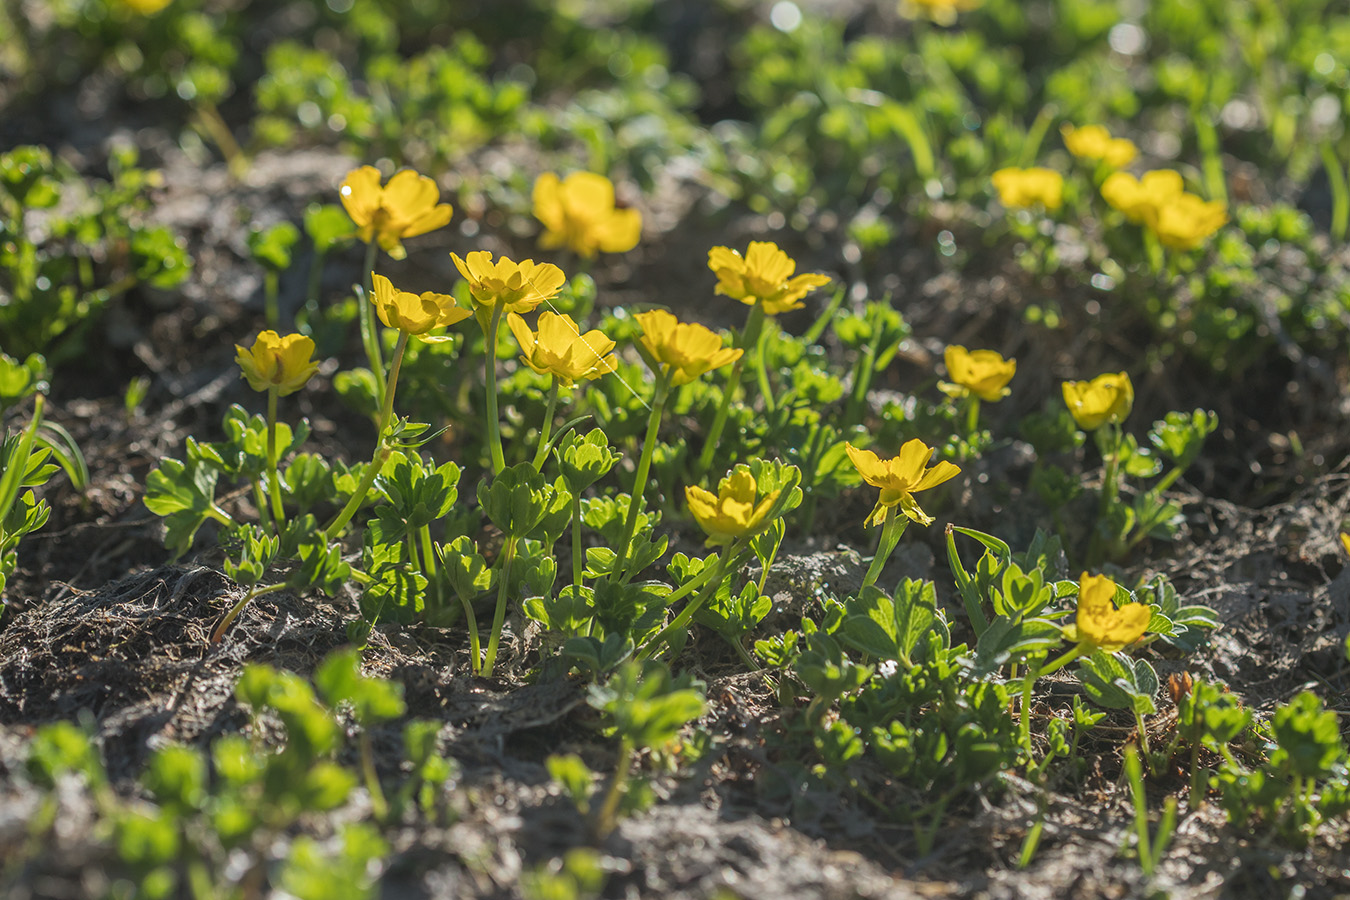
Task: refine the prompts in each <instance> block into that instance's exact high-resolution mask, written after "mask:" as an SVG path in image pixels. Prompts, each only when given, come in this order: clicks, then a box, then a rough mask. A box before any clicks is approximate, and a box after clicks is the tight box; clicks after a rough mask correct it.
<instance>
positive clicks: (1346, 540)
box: [1341, 531, 1350, 554]
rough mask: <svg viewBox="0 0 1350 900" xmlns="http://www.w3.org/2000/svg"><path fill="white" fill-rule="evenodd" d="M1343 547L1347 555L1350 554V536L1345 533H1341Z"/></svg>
mask: <svg viewBox="0 0 1350 900" xmlns="http://www.w3.org/2000/svg"><path fill="white" fill-rule="evenodd" d="M1341 546H1342V547H1344V548H1345V552H1346V553H1347V554H1350V534H1346V533H1345V532H1344V531H1342V532H1341Z"/></svg>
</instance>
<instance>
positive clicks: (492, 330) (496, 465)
mask: <svg viewBox="0 0 1350 900" xmlns="http://www.w3.org/2000/svg"><path fill="white" fill-rule="evenodd" d="M505 308H506V306H505V304H502V303H498V304H497V305H496V306H494V307H492V318H491V319H490V320H489V321H488V330H487V346H486V347H485V348H484V359H485V362H484V367H485V371H484V377H485V378H486V380H487V427H488V450H489V452H490V453H491V454H492V474H493V475H500V474H501V473H502V470H503V469H505V468H506V455H505V454H504V453H502V423H501V421H500V420H499V419H498V418H497V329H498V328H499V327H501V324H502V310H504V309H505ZM490 668H491V667H489V670H490Z"/></svg>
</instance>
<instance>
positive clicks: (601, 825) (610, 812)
mask: <svg viewBox="0 0 1350 900" xmlns="http://www.w3.org/2000/svg"><path fill="white" fill-rule="evenodd" d="M632 767H633V741H632V739H631V738H629V737H628V736H627V735H624V736H623V737H622V738H620V740H619V761H618V764H617V765H616V766H615V769H614V777H613V778H611V779H610V781H609V788H608V789H607V790H606V791H605V799H604V801H603V802H602V803H601V804H600V807H599V808H598V809H597V810H596V813H595V818H594V819H593V820H592V821H591V836H592V837H593V838H595V839H596V840H597V841H602V840H604V839H605V838H606V837H608V836H609V833H610V832H611V831H613V830H614V826H615V825H616V824H617V823H616V821H615V819H616V817H617V813H618V811H619V801H620V800H622V799H623V797H624V795H625V794H626V793H627V790H626V788H627V787H628V771H629V769H631V768H632Z"/></svg>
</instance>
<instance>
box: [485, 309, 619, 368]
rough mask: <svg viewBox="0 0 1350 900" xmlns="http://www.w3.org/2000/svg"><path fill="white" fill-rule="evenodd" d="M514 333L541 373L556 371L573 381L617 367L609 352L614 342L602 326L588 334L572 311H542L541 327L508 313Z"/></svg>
mask: <svg viewBox="0 0 1350 900" xmlns="http://www.w3.org/2000/svg"><path fill="white" fill-rule="evenodd" d="M506 324H507V325H509V326H511V333H512V334H514V335H515V336H516V340H517V341H519V342H520V349H521V350H522V351H523V352H522V353H521V358H523V359H524V360H525V364H526V365H527V366H529V367H530V368H531V369H534V371H536V372H538V373H539V374H540V375H552V376H553V377H554V378H557V379H558V380H559V381H560V382H562V383H563V384H567V385H570V384H572V382H574V381H576V380H577V379H579V378H585V379H589V380H592V381H593V380H595V379H596V378H599V377H600V376H601V375H604V374H605V373H606V372H613V371H614V357H613V356H607V355H606V354H608V353H609V352H610V351H611V350H613V349H614V342H613V341H612V340H610V339H609V338H607V337H605V335H604V334H603V333H602V332H601V331H600V330H599V329H592V330H591V331H588V332H586V333H585V334H582V333H581V330H580V329H579V328H577V323H576V322H574V321H572V317H571V316H568V315H559V314H557V313H552V312H543V313H540V314H539V331H538V332H533V331H530V326H529V325H526V324H525V320H524V319H522V318H521V317H520V316H518V315H516V314H515V313H511V314H509V315H508V316H507V317H506Z"/></svg>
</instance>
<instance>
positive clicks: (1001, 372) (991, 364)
mask: <svg viewBox="0 0 1350 900" xmlns="http://www.w3.org/2000/svg"><path fill="white" fill-rule="evenodd" d="M942 359H943V361H944V362H945V363H946V364H947V377H948V378H950V379H951V380H952V381H953V382H955V383H954V384H947V383H945V382H940V383H939V384H938V387H940V388H941V389H942V391H943V393H945V394H947V395H948V396H949V397H953V398H956V397H964V396H967V395H968V394H974V395H975V396H976V397H979V398H980V399H981V400H984V401H986V402H988V403H993V402H995V401H997V400H1002V399H1003V398H1004V397H1006V396H1008V394H1009V390H1008V382H1009V381H1012V377H1013V375H1014V374H1016V372H1017V360H1015V359H1004V358H1003V354H1001V353H999V352H998V351H997V350H974V351H971V350H967V349H966V348H965V347H962V346H960V345H959V344H948V345H947V349H946V350H945V351H943V354H942Z"/></svg>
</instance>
